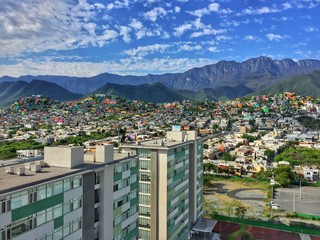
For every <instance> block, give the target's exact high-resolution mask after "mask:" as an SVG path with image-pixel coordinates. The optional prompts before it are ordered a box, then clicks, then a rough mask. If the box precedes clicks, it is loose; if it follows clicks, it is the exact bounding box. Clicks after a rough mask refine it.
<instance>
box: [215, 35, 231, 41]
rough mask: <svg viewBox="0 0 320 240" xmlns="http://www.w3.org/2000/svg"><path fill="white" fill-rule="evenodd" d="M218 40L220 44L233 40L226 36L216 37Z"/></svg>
mask: <svg viewBox="0 0 320 240" xmlns="http://www.w3.org/2000/svg"><path fill="white" fill-rule="evenodd" d="M216 40H217V41H218V42H223V41H229V40H232V37H229V36H226V35H219V36H217V37H216Z"/></svg>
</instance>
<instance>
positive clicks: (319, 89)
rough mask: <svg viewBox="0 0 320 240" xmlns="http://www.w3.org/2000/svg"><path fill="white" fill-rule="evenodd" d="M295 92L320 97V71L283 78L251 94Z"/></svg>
mask: <svg viewBox="0 0 320 240" xmlns="http://www.w3.org/2000/svg"><path fill="white" fill-rule="evenodd" d="M284 91H287V92H295V93H296V94H298V95H303V96H313V97H315V98H320V71H314V72H312V73H310V74H300V75H296V76H293V77H289V78H286V79H283V80H281V81H279V82H276V83H274V84H273V85H272V86H270V87H267V88H264V89H262V90H260V91H256V92H254V93H252V94H250V95H262V94H275V93H279V92H284Z"/></svg>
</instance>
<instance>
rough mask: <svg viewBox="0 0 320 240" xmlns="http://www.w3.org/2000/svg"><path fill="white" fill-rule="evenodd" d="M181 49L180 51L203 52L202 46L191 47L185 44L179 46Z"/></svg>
mask: <svg viewBox="0 0 320 240" xmlns="http://www.w3.org/2000/svg"><path fill="white" fill-rule="evenodd" d="M179 49H180V50H183V51H195V50H197V51H198V50H201V49H202V46H201V45H199V44H198V45H194V46H191V45H188V44H183V45H180V46H179Z"/></svg>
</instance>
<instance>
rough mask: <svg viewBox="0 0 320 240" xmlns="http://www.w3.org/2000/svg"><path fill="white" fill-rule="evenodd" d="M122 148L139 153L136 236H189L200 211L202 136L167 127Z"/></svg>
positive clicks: (145, 239) (154, 239)
mask: <svg viewBox="0 0 320 240" xmlns="http://www.w3.org/2000/svg"><path fill="white" fill-rule="evenodd" d="M123 151H124V152H127V153H131V154H137V155H138V156H139V239H143V240H149V239H151V240H158V239H168V240H178V239H183V240H185V239H188V236H189V233H190V230H191V228H192V226H194V225H195V224H196V222H197V221H198V220H199V219H200V218H201V217H202V214H203V210H202V199H203V196H202V190H203V164H202V160H203V140H202V139H201V138H198V137H197V133H196V131H186V132H184V131H170V132H168V133H167V136H166V138H163V139H157V140H150V141H143V142H137V143H136V144H127V145H124V146H123Z"/></svg>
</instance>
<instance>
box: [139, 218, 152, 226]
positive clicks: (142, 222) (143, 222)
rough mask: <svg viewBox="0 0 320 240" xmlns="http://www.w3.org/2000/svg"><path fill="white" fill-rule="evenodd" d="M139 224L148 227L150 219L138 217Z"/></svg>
mask: <svg viewBox="0 0 320 240" xmlns="http://www.w3.org/2000/svg"><path fill="white" fill-rule="evenodd" d="M139 226H140V227H145V228H150V219H148V218H139Z"/></svg>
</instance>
